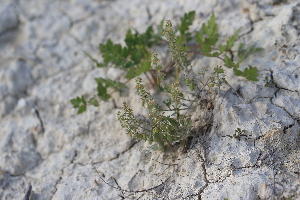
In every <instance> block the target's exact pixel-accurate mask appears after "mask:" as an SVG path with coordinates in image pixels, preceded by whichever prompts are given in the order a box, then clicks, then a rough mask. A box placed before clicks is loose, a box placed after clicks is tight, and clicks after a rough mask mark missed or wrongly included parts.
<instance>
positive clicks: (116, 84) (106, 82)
mask: <svg viewBox="0 0 300 200" xmlns="http://www.w3.org/2000/svg"><path fill="white" fill-rule="evenodd" d="M95 81H96V82H97V84H104V85H105V87H106V88H108V87H113V88H116V89H121V88H127V86H126V85H124V84H123V83H120V82H117V81H113V80H111V79H109V78H106V79H104V78H95Z"/></svg>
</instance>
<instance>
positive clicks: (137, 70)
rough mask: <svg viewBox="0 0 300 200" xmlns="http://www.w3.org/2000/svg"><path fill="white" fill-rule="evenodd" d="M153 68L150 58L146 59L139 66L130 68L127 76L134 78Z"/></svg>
mask: <svg viewBox="0 0 300 200" xmlns="http://www.w3.org/2000/svg"><path fill="white" fill-rule="evenodd" d="M150 69H151V62H150V61H148V60H144V61H143V62H142V63H141V64H140V65H139V66H137V67H132V68H130V69H129V70H128V72H127V74H126V76H125V78H127V79H132V78H134V77H137V76H139V75H141V74H142V73H144V72H147V71H149V70H150Z"/></svg>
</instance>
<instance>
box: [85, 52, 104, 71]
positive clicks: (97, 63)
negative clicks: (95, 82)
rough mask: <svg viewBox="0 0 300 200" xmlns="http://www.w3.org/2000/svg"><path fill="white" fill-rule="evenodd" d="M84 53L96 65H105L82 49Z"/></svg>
mask: <svg viewBox="0 0 300 200" xmlns="http://www.w3.org/2000/svg"><path fill="white" fill-rule="evenodd" d="M84 54H85V55H86V56H87V57H89V58H90V59H91V60H92V61H93V62H94V63H95V64H96V66H97V67H99V68H100V67H106V65H104V64H102V63H99V62H98V61H97V60H96V59H95V58H93V57H92V56H91V55H90V54H88V53H87V52H86V51H84Z"/></svg>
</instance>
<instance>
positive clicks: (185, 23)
mask: <svg viewBox="0 0 300 200" xmlns="http://www.w3.org/2000/svg"><path fill="white" fill-rule="evenodd" d="M195 13H196V12H195V11H191V12H189V13H185V14H184V16H183V17H181V18H180V22H181V23H180V25H179V28H178V29H179V32H180V36H182V39H183V41H181V42H182V43H184V40H186V41H190V40H191V39H192V38H191V34H190V33H189V32H187V31H188V30H189V26H191V25H192V24H193V21H194V19H195Z"/></svg>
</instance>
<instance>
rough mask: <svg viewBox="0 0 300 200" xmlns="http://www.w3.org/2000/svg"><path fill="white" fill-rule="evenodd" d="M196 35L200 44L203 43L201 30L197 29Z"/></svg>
mask: <svg viewBox="0 0 300 200" xmlns="http://www.w3.org/2000/svg"><path fill="white" fill-rule="evenodd" d="M195 37H196V42H197V43H199V44H201V43H202V41H203V37H202V35H201V33H200V32H199V31H196V35H195Z"/></svg>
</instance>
